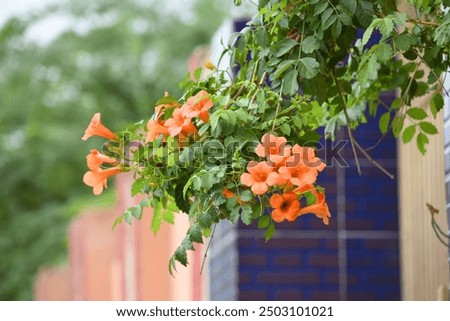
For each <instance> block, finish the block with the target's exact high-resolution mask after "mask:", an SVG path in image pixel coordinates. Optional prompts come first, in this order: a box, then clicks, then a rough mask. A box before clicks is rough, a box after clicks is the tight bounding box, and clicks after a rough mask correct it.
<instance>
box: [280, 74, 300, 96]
mask: <svg viewBox="0 0 450 321" xmlns="http://www.w3.org/2000/svg"><path fill="white" fill-rule="evenodd" d="M297 77H298V72H297V70H295V69H293V70H291V71H289V72H288V74H287V75H286V77H285V78H284V81H283V93H284V94H285V95H293V94H295V93H296V92H297V91H298V82H297Z"/></svg>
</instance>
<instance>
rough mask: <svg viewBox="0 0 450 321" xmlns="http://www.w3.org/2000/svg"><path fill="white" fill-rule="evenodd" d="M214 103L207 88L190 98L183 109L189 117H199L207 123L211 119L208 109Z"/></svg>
mask: <svg viewBox="0 0 450 321" xmlns="http://www.w3.org/2000/svg"><path fill="white" fill-rule="evenodd" d="M213 105H214V103H213V102H212V100H211V99H210V98H209V94H208V92H207V91H205V90H201V91H200V92H198V93H197V94H196V95H195V96H192V97H190V98H188V100H187V101H186V104H184V105H183V107H181V108H182V110H183V112H184V114H185V116H186V117H187V118H193V117H199V118H200V119H201V120H203V121H204V122H205V123H206V122H208V120H209V113H208V110H209V109H210V108H211V107H212V106H213Z"/></svg>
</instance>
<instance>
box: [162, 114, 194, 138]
mask: <svg viewBox="0 0 450 321" xmlns="http://www.w3.org/2000/svg"><path fill="white" fill-rule="evenodd" d="M164 126H165V127H166V128H167V129H168V130H169V134H170V136H172V137H175V136H177V135H179V134H183V135H185V136H188V135H190V134H194V133H196V132H197V131H198V130H197V128H196V127H195V126H194V125H193V124H192V123H191V118H189V117H186V116H185V115H184V114H183V111H182V110H181V109H180V108H176V109H175V110H174V111H173V114H172V117H171V118H169V119H168V120H166V122H165V124H164Z"/></svg>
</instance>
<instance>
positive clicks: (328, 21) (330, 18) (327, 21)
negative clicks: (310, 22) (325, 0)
mask: <svg viewBox="0 0 450 321" xmlns="http://www.w3.org/2000/svg"><path fill="white" fill-rule="evenodd" d="M333 12H334V9H332V8H329V9H327V10H326V11H325V12H324V13H323V14H322V29H323V30H327V29H328V28H329V27H331V25H332V24H333V23H335V22H336V20H337V16H336V15H332V13H333Z"/></svg>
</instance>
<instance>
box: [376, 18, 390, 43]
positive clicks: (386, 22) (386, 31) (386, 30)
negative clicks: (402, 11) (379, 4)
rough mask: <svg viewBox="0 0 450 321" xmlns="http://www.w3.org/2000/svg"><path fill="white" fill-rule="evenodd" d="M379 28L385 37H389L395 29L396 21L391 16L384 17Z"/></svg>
mask: <svg viewBox="0 0 450 321" xmlns="http://www.w3.org/2000/svg"><path fill="white" fill-rule="evenodd" d="M378 28H379V29H380V32H381V34H382V35H383V38H388V37H389V36H390V35H391V33H392V31H393V30H394V21H392V19H391V18H390V17H386V18H383V19H382V20H381V23H380V25H379V27H378Z"/></svg>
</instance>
